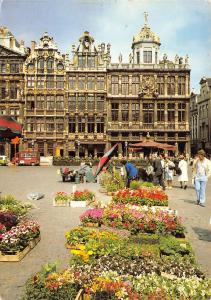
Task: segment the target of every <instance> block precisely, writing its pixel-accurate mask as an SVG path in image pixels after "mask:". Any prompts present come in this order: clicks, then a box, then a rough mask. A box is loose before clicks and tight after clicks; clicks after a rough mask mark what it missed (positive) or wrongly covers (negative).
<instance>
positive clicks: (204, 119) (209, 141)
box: [190, 77, 211, 155]
mask: <svg viewBox="0 0 211 300" xmlns="http://www.w3.org/2000/svg"><path fill="white" fill-rule="evenodd" d="M191 103H193V104H192V106H191V111H190V113H191V114H190V115H191V125H192V130H191V133H192V134H191V149H192V152H193V153H196V151H197V150H199V149H204V150H205V151H206V152H207V153H208V154H209V155H211V78H206V77H203V78H202V79H201V80H200V93H199V94H198V95H191ZM194 132H195V134H193V133H194Z"/></svg>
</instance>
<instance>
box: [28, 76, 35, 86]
mask: <svg viewBox="0 0 211 300" xmlns="http://www.w3.org/2000/svg"><path fill="white" fill-rule="evenodd" d="M34 84H35V77H34V76H28V77H27V87H28V88H33V87H34Z"/></svg>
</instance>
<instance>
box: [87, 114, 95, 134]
mask: <svg viewBox="0 0 211 300" xmlns="http://www.w3.org/2000/svg"><path fill="white" fill-rule="evenodd" d="M87 122H88V133H94V130H95V120H94V118H93V117H88V120H87Z"/></svg>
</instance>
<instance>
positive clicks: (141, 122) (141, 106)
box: [139, 99, 143, 127]
mask: <svg viewBox="0 0 211 300" xmlns="http://www.w3.org/2000/svg"><path fill="white" fill-rule="evenodd" d="M139 113H140V119H139V121H140V126H141V127H142V125H143V101H142V99H141V101H140V108H139Z"/></svg>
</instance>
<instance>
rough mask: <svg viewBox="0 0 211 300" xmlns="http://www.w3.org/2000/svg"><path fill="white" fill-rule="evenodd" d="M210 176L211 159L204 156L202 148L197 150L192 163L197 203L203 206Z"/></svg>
mask: <svg viewBox="0 0 211 300" xmlns="http://www.w3.org/2000/svg"><path fill="white" fill-rule="evenodd" d="M210 176H211V161H210V160H209V159H207V158H206V157H205V152H204V150H199V151H198V156H197V159H196V161H195V162H194V164H193V179H194V185H195V190H196V195H197V204H199V205H200V206H203V207H205V201H206V197H205V192H206V184H207V180H208V178H209V177H210Z"/></svg>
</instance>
